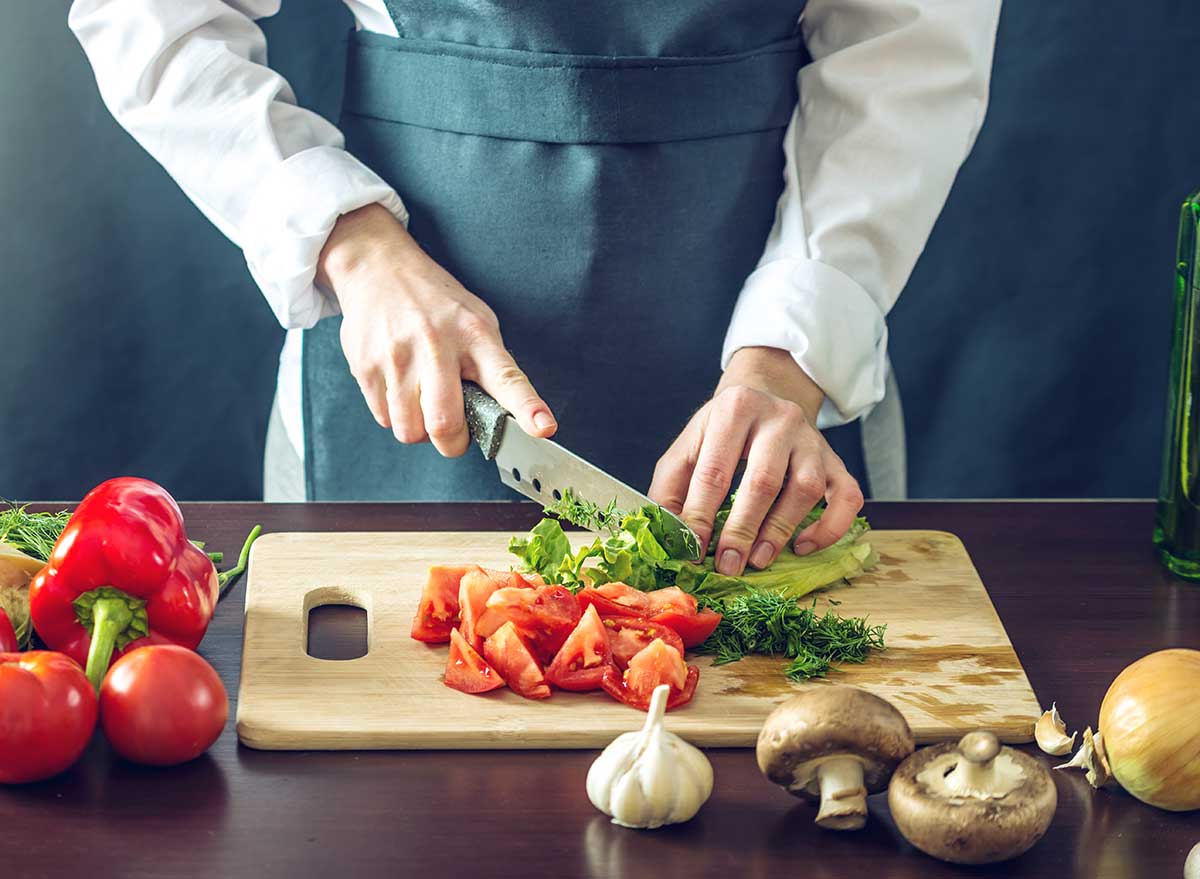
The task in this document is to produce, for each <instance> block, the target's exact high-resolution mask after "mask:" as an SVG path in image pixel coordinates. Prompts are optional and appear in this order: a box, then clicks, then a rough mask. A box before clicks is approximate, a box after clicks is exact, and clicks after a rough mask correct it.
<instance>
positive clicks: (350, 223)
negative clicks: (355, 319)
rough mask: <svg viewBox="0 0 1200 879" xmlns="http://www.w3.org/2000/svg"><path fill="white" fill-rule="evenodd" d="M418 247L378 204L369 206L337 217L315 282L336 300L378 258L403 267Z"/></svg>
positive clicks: (402, 227)
mask: <svg viewBox="0 0 1200 879" xmlns="http://www.w3.org/2000/svg"><path fill="white" fill-rule="evenodd" d="M412 251H416V252H418V253H420V252H421V250H420V247H419V246H418V245H417V243H416V242H415V241H414V240H413V239H412V236H410V235H409V234H408V230H407V229H405V228H404V225H403V224H402V223H401V222H400V221H399V220H397V219H396V218H395V217H394V216H393V215H392V213H391V211H389V210H388V209H387V208H385V207H384V206H383V205H381V204H369V205H366V206H364V207H361V208H358V209H357V210H353V211H350V212H348V213H345V214H342V215H341V216H340V217H338V219H337V222H336V223H334V225H333V229H332V230H331V231H330V233H329V237H328V238H327V239H326V240H325V246H324V247H322V248H321V253H320V256H319V257H318V258H317V276H316V280H317V283H318V284H320V285H321V286H322V287H324V288H325V289H326V290H329V291H331V292H332V293H333V294H334V295H335V296H337V297H338V298H339V300H340V299H341V298H342V296H343V295H344V292H345V290H346V289H347V288H348V287H349V286H350V285H349V283H348V282H349V280H350V279H351V278H353V277H354V276H355V275H358V274H360V273H362V271H364V269H367V268H368V267H369V266H371V265H373V264H374V263H376V262H377V261H378V259H379V258H380V257H381V256H386V258H387V259H388V260H389V261H390V262H392V263H398V264H403V263H404V262H405V261H406V260H408V259H410V258H412Z"/></svg>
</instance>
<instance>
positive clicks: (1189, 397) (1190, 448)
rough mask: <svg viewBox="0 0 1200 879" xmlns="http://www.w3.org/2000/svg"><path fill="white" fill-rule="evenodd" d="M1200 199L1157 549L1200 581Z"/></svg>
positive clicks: (1184, 223)
mask: <svg viewBox="0 0 1200 879" xmlns="http://www.w3.org/2000/svg"><path fill="white" fill-rule="evenodd" d="M1198 231H1200V193H1197V194H1195V195H1193V196H1192V197H1191V198H1189V199H1187V201H1185V202H1184V203H1183V210H1182V211H1181V212H1180V219H1179V256H1178V259H1177V260H1176V263H1175V325H1174V329H1173V330H1172V337H1171V374H1170V379H1169V383H1168V397H1167V429H1166V437H1165V440H1164V446H1165V449H1164V452H1163V472H1162V482H1161V484H1160V486H1159V492H1158V517H1157V521H1156V522H1155V526H1154V543H1155V545H1157V546H1158V552H1159V557H1160V558H1161V559H1162V562H1163V564H1164V565H1166V566H1167V568H1168V569H1170V570H1171V571H1173V572H1174V573H1176V574H1178V575H1179V576H1181V577H1186V578H1187V579H1189V580H1200V259H1198V256H1200V254H1198V253H1197V248H1200V234H1198Z"/></svg>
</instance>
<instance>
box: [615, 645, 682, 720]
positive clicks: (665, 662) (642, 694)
mask: <svg viewBox="0 0 1200 879" xmlns="http://www.w3.org/2000/svg"><path fill="white" fill-rule="evenodd" d="M699 680H700V669H698V668H696V666H694V665H684V662H683V654H682V653H680V652H679V651H678V650H676V649H675V648H674V647H671V646H670V645H668V644H667V643H666V642H665V641H663V640H662V639H661V638H659V639H655V640H654V641H652V642H651V643H650V644H649V645H648V646H647V647H646V648H645V649H643V650H641V651H640V652H639V653H638V654H637V655H636V656H634V657H633V658H632V659H631V660H629V668H627V669H626V670H625V673H624V674H622V673H621V672H620V671H618V670H617V668H616V666H610V667H609V668H607V669H606V670H605V671H604V674H603V676H602V678H601V681H600V684H601V686H603V687H604V690H605V692H607V693H608V695H610V696H612V697H613V698H614V699H616V700H617V701H618V702H624V703H625V704H626V705H629V706H631V707H633V708H639V709H641V710H642V711H645V710H646V709H648V708H649V707H650V697H651V695H652V694H653V693H654V688H655V687H657V686H658V685H659V684H669V685H670V686H671V695H670V697H669V698H668V699H667V709H668V710H669V709H671V708H676V707H678V706H680V705H684V704H686V703H688V702H690V701H691V699H692V695H693V694H694V693H695V692H696V683H697V682H698V681H699Z"/></svg>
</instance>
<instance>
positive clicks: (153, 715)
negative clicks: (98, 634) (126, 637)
mask: <svg viewBox="0 0 1200 879" xmlns="http://www.w3.org/2000/svg"><path fill="white" fill-rule="evenodd" d="M228 716H229V700H228V699H227V698H226V696H225V686H224V685H223V684H222V683H221V679H220V677H218V676H217V673H216V671H214V670H213V667H212V666H211V665H209V664H208V663H207V662H205V661H204V658H203V657H201V656H200V654H198V653H195V652H193V651H191V650H188V649H187V648H186V647H180V646H178V645H177V644H155V645H151V646H149V647H139V648H138V649H137V650H133V651H131V652H129V653H126V654H125V655H124V656H122V657H121V658H120V659H118V660H117V661H116V662H114V663H113V665H112V668H110V669H109V670H108V674H106V675H105V676H104V683H103V684H101V685H100V725H101V726H102V727H103V728H104V735H105V736H106V737H107V738H108V743H109V744H110V745H112V747H113V750H114V751H116V752H117V753H118V754H120V755H121V756H122V757H124V758H125V759H126V760H132V761H133V762H135V763H146V764H148V765H151V766H174V765H175V764H176V763H184V762H186V761H188V760H191V759H193V758H195V757H199V756H200V755H201V754H203V753H204V752H205V751H207V750H208V748H209V746H210V745H211V744H212V743H213V742H215V741H216V740H217V737H218V736H220V735H221V730H223V729H224V728H225V720H226V718H227V717H228Z"/></svg>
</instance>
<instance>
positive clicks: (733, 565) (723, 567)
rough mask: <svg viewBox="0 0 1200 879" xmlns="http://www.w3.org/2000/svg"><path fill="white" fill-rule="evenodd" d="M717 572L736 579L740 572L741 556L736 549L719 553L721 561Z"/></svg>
mask: <svg viewBox="0 0 1200 879" xmlns="http://www.w3.org/2000/svg"><path fill="white" fill-rule="evenodd" d="M717 571H718V572H720V573H722V574H725V575H726V576H729V577H736V576H737V575H738V574H740V573H741V572H742V556H741V554H740V553H738V551H737V550H736V549H727V550H725V551H724V552H723V553H721V561H720V562H719V563H718V564H717Z"/></svg>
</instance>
